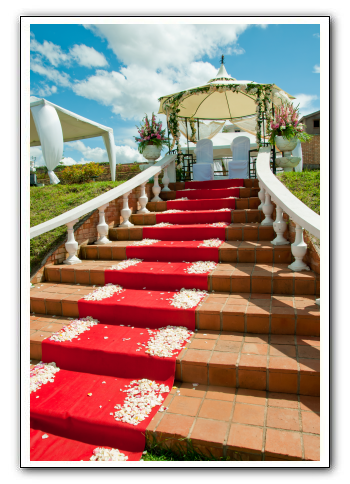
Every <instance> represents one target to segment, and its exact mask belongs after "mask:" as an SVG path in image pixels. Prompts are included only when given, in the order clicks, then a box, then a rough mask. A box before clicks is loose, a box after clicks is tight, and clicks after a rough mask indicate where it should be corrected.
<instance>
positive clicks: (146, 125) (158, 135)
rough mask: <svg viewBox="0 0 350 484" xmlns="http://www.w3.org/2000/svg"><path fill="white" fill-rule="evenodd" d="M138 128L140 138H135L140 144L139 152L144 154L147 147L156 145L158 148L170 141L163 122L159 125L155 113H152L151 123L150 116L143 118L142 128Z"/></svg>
mask: <svg viewBox="0 0 350 484" xmlns="http://www.w3.org/2000/svg"><path fill="white" fill-rule="evenodd" d="M136 127H137V131H138V133H139V136H134V138H135V140H136V142H137V143H138V145H139V146H138V150H139V152H140V153H141V154H142V153H143V151H144V149H145V148H146V146H147V145H149V144H151V145H155V146H157V148H161V147H162V146H164V145H166V144H167V143H168V139H167V138H166V137H165V129H162V122H161V121H160V122H159V123H157V120H156V117H155V115H154V113H152V119H151V121H150V120H149V119H148V116H147V114H146V116H145V117H144V118H143V120H142V123H141V126H140V128H138V126H136Z"/></svg>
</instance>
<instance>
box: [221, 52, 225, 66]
mask: <svg viewBox="0 0 350 484" xmlns="http://www.w3.org/2000/svg"><path fill="white" fill-rule="evenodd" d="M221 64H225V62H224V54H222V56H221Z"/></svg>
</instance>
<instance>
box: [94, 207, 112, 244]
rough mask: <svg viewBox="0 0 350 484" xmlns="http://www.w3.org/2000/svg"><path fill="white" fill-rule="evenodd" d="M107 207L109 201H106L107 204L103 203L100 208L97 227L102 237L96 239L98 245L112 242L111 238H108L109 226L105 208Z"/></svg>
mask: <svg viewBox="0 0 350 484" xmlns="http://www.w3.org/2000/svg"><path fill="white" fill-rule="evenodd" d="M107 207H108V203H106V204H105V205H102V206H101V207H99V209H98V214H99V217H100V220H99V223H98V225H97V227H96V228H97V232H98V235H99V236H100V237H99V239H97V240H96V242H95V244H96V245H103V244H109V243H110V240H108V238H107V235H108V230H109V227H108V225H107V224H106V219H105V210H106V208H107Z"/></svg>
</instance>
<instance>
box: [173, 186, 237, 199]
mask: <svg viewBox="0 0 350 484" xmlns="http://www.w3.org/2000/svg"><path fill="white" fill-rule="evenodd" d="M182 197H186V198H188V199H189V200H198V199H204V200H211V199H213V198H214V199H215V198H227V197H237V198H239V188H216V189H214V190H213V189H212V190H207V189H200V190H192V189H191V190H179V191H177V192H176V198H182Z"/></svg>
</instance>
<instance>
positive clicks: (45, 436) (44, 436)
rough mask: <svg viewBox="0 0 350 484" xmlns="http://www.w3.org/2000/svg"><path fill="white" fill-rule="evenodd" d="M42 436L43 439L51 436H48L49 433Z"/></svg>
mask: <svg viewBox="0 0 350 484" xmlns="http://www.w3.org/2000/svg"><path fill="white" fill-rule="evenodd" d="M41 438H42V439H48V438H49V436H48V435H47V434H43V435H42V436H41Z"/></svg>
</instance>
